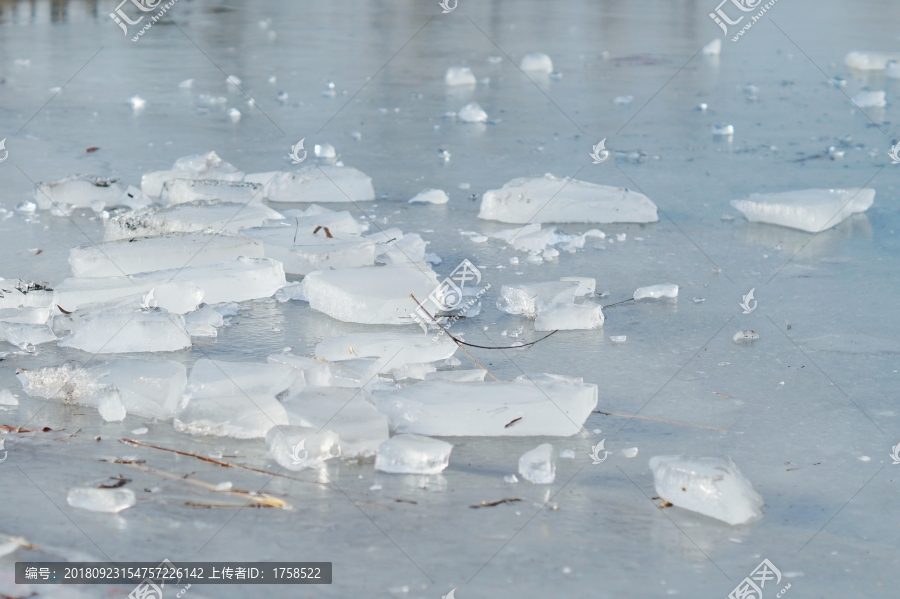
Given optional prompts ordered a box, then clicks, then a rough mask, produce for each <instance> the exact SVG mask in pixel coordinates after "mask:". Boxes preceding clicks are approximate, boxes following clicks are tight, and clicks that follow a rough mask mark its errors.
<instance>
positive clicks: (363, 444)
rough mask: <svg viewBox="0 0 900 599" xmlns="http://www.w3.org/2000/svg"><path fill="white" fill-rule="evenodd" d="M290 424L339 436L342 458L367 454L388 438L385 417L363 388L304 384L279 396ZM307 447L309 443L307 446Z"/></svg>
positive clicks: (373, 453)
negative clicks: (298, 388) (300, 387)
mask: <svg viewBox="0 0 900 599" xmlns="http://www.w3.org/2000/svg"><path fill="white" fill-rule="evenodd" d="M282 405H283V406H284V409H285V410H286V411H287V414H288V420H289V421H290V423H291V425H296V426H306V427H312V428H314V429H316V430H318V429H321V428H322V427H327V428H328V430H331V431H334V432H335V433H336V434H337V435H338V437H339V438H340V448H341V455H342V456H343V457H347V458H352V457H369V456H373V455H375V451H376V450H377V449H378V446H379V445H380V444H381V443H382V442H384V441H386V440H387V438H388V419H387V416H385V415H384V414H380V413H379V412H378V410H376V409H375V406H374V404H373V400H372V397H371V396H370V395H369V393H368V392H366V391H365V390H363V389H353V388H347V387H343V388H342V387H306V388H305V389H303V390H302V391H299V392H296V393H291V394H288V395H287V396H286V397H284V399H282ZM307 448H308V446H307Z"/></svg>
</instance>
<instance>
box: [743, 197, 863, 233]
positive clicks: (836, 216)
mask: <svg viewBox="0 0 900 599" xmlns="http://www.w3.org/2000/svg"><path fill="white" fill-rule="evenodd" d="M874 201H875V190H874V189H870V188H864V189H859V188H853V189H803V190H799V191H784V192H779V193H754V194H750V197H748V198H747V199H746V200H732V201H731V205H732V206H734V207H735V208H736V209H738V210H740V211H741V213H743V215H744V216H745V217H746V218H747V220H749V221H750V222H760V223H769V224H773V225H781V226H782V227H790V228H792V229H800V230H801V231H809V232H810V233H818V232H820V231H824V230H826V229H830V228H832V227H835V226H837V225H839V224H840V223H841V222H842V221H844V220H846V219H847V218H849V217H850V216H851V215H852V214H855V213H858V212H865V211H866V210H868V209H869V207H870V206H871V205H872V203H873V202H874Z"/></svg>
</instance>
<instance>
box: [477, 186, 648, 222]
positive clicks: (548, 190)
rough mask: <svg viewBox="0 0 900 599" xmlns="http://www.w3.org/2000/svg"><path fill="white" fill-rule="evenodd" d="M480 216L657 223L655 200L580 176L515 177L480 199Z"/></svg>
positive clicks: (496, 218)
mask: <svg viewBox="0 0 900 599" xmlns="http://www.w3.org/2000/svg"><path fill="white" fill-rule="evenodd" d="M478 218H483V219H486V220H498V221H501V222H505V223H513V224H525V223H655V222H656V221H658V220H659V218H658V216H657V214H656V204H654V203H653V202H652V201H650V198H648V197H647V196H645V195H644V194H642V193H638V192H635V191H631V190H628V189H625V188H622V187H611V186H609V185H598V184H596V183H589V182H587V181H579V180H577V179H568V178H565V179H558V178H556V177H554V176H553V175H551V174H547V175H544V176H543V177H526V178H520V179H513V180H512V181H510V182H509V183H506V184H505V185H504V186H503V187H502V188H500V189H491V190H488V191H486V192H485V193H484V195H483V196H482V199H481V210H480V211H479V213H478Z"/></svg>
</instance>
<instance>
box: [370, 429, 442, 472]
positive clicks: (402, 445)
mask: <svg viewBox="0 0 900 599" xmlns="http://www.w3.org/2000/svg"><path fill="white" fill-rule="evenodd" d="M452 450H453V446H452V445H451V444H449V443H447V442H446V441H440V440H438V439H429V438H428V437H423V436H420V435H397V436H396V437H392V438H390V439H388V440H387V441H385V442H384V443H382V444H381V445H379V446H378V452H377V453H376V454H375V470H380V471H382V472H391V473H395V474H440V473H441V472H443V471H444V469H445V468H446V467H447V466H448V465H449V464H450V452H451V451H452Z"/></svg>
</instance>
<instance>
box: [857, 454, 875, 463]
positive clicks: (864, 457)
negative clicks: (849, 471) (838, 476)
mask: <svg viewBox="0 0 900 599" xmlns="http://www.w3.org/2000/svg"><path fill="white" fill-rule="evenodd" d="M856 459H857V460H859V461H860V462H870V461H872V458H870V457H869V456H867V455H861V456H859V457H858V458H856Z"/></svg>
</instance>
